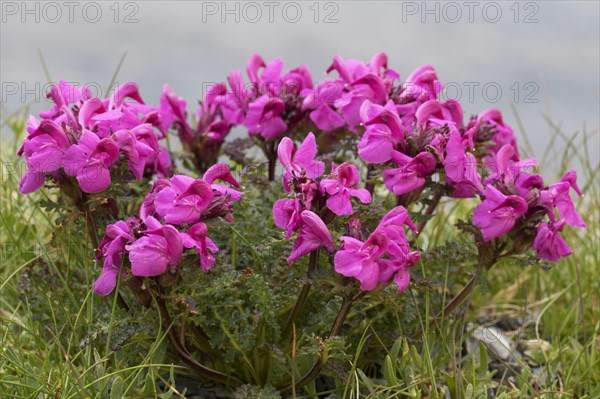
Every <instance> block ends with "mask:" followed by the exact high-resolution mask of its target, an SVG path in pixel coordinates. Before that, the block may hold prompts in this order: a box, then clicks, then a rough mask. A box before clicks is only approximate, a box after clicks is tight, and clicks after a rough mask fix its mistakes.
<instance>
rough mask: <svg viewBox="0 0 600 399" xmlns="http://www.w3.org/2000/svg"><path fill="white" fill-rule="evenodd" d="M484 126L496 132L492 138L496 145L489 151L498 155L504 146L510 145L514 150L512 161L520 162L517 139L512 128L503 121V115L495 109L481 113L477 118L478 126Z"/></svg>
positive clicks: (489, 148)
mask: <svg viewBox="0 0 600 399" xmlns="http://www.w3.org/2000/svg"><path fill="white" fill-rule="evenodd" d="M483 124H488V125H490V126H492V127H493V128H494V129H495V131H496V132H495V134H494V136H493V137H492V141H493V142H494V143H495V145H492V146H490V147H488V150H489V151H491V152H492V154H496V153H497V152H498V151H499V150H500V149H501V148H502V147H503V146H505V145H507V144H508V145H510V146H512V147H513V149H514V153H513V155H512V158H511V159H512V160H513V161H518V160H519V149H518V147H517V137H516V136H515V133H514V132H513V129H512V127H510V125H508V124H507V123H505V122H504V121H503V119H502V113H501V112H500V111H499V110H497V109H493V108H492V109H487V110H485V111H483V112H481V113H480V114H479V116H478V117H477V126H478V127H480V126H481V125H483Z"/></svg>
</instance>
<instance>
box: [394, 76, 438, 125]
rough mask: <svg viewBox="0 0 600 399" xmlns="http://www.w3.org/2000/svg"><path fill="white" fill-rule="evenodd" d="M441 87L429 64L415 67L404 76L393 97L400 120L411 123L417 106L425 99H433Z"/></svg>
mask: <svg viewBox="0 0 600 399" xmlns="http://www.w3.org/2000/svg"><path fill="white" fill-rule="evenodd" d="M442 89H443V85H442V84H441V83H440V81H439V79H438V77H437V74H436V73H435V69H434V68H433V67H432V66H431V65H423V66H421V67H419V68H417V69H415V70H414V71H413V72H412V73H411V74H410V75H409V76H408V77H407V78H406V81H405V82H404V83H403V84H402V86H401V90H400V91H399V93H398V95H397V96H396V97H395V98H394V103H395V104H396V110H397V111H398V114H399V115H400V118H401V119H402V122H403V123H406V124H412V122H413V118H414V117H415V114H416V112H417V109H418V108H419V106H420V105H421V104H423V103H424V102H426V101H429V100H435V99H436V98H437V96H438V94H439V93H440V92H441V91H442ZM407 126H408V125H407Z"/></svg>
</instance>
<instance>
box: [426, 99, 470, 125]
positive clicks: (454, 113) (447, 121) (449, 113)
mask: <svg viewBox="0 0 600 399" xmlns="http://www.w3.org/2000/svg"><path fill="white" fill-rule="evenodd" d="M416 119H417V124H418V125H421V126H427V127H441V126H445V125H451V126H454V127H456V128H459V129H460V128H462V127H463V110H462V107H461V106H460V103H459V102H458V101H456V100H454V99H449V100H448V101H446V102H440V101H438V100H429V101H426V102H424V103H423V104H421V105H420V106H419V108H418V109H417V113H416Z"/></svg>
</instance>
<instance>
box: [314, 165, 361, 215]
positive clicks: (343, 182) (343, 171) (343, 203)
mask: <svg viewBox="0 0 600 399" xmlns="http://www.w3.org/2000/svg"><path fill="white" fill-rule="evenodd" d="M359 180H360V177H359V174H358V169H357V168H356V166H355V165H350V164H348V163H346V162H344V163H343V164H341V165H339V166H337V165H336V164H335V163H334V164H332V171H331V174H330V177H329V178H325V179H323V180H321V184H320V185H321V191H322V192H324V193H327V194H328V195H329V198H327V207H328V208H329V209H330V210H331V211H332V212H333V213H335V214H336V215H352V214H353V213H354V209H353V208H352V202H351V201H350V197H356V198H358V199H359V200H360V202H362V203H363V204H368V203H370V202H371V193H369V191H368V190H366V189H364V188H358V184H359Z"/></svg>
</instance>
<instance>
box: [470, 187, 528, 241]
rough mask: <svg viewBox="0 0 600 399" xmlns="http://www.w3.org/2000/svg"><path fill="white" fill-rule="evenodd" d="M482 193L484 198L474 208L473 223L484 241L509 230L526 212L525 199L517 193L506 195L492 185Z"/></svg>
mask: <svg viewBox="0 0 600 399" xmlns="http://www.w3.org/2000/svg"><path fill="white" fill-rule="evenodd" d="M483 194H484V195H485V200H484V201H483V202H482V203H480V204H479V205H477V207H476V208H475V211H474V212H473V223H474V224H475V225H476V226H477V227H479V228H480V229H481V232H482V233H483V239H484V240H485V241H490V240H491V239H493V238H496V237H500V236H501V235H503V234H505V233H507V232H508V231H510V230H511V229H512V228H513V227H514V225H515V223H516V221H517V220H518V219H519V218H520V217H521V216H523V215H524V214H525V212H527V209H528V206H527V201H525V200H524V199H523V198H521V197H520V196H518V195H509V196H506V195H504V194H502V193H501V192H500V191H498V190H497V189H496V188H494V187H493V186H487V187H486V189H485V192H484V193H483Z"/></svg>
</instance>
